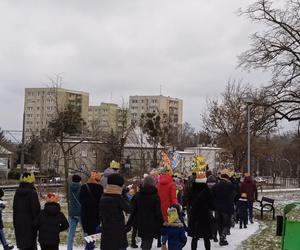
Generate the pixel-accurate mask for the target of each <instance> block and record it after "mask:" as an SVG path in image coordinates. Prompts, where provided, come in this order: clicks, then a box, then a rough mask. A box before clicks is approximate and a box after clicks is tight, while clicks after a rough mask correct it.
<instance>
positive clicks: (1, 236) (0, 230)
mask: <svg viewBox="0 0 300 250" xmlns="http://www.w3.org/2000/svg"><path fill="white" fill-rule="evenodd" d="M3 196H4V192H3V189H2V188H0V240H1V243H2V245H3V249H4V250H11V249H13V248H14V246H10V245H8V243H7V242H6V238H5V235H4V231H3V228H4V226H3V220H2V211H3V209H4V208H5V204H4V202H3V200H2V197H3Z"/></svg>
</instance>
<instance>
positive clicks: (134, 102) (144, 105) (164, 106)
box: [129, 95, 183, 128]
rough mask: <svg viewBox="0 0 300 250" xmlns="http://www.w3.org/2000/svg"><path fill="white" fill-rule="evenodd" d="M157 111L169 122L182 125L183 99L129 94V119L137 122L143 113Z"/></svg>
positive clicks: (175, 125)
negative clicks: (166, 117)
mask: <svg viewBox="0 0 300 250" xmlns="http://www.w3.org/2000/svg"><path fill="white" fill-rule="evenodd" d="M152 112H158V113H163V114H166V115H167V116H168V118H169V121H170V124H172V126H174V127H178V128H179V127H180V128H181V127H182V123H183V117H182V116H183V101H182V100H181V99H178V98H173V97H169V96H162V95H154V96H137V95H135V96H130V97H129V113H130V119H131V121H136V122H139V120H140V118H141V115H142V114H143V113H152Z"/></svg>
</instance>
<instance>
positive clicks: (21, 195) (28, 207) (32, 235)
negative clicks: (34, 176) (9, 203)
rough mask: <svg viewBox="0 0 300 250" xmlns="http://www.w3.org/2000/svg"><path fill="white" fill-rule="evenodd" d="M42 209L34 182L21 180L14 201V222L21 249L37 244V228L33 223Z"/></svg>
mask: <svg viewBox="0 0 300 250" xmlns="http://www.w3.org/2000/svg"><path fill="white" fill-rule="evenodd" d="M40 211H41V206H40V202H39V198H38V195H37V192H36V191H35V188H34V186H33V184H30V183H24V182H21V183H20V186H19V188H18V189H17V191H16V193H15V196H14V201H13V224H14V228H15V236H16V242H17V247H18V248H19V249H26V248H31V247H33V246H35V244H36V230H35V229H34V227H33V223H34V220H35V219H36V218H37V216H38V215H39V213H40Z"/></svg>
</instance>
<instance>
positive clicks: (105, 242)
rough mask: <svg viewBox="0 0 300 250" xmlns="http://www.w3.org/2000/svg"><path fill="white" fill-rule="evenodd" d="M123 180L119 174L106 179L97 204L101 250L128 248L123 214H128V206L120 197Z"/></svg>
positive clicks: (129, 211) (129, 209)
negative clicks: (102, 192)
mask: <svg viewBox="0 0 300 250" xmlns="http://www.w3.org/2000/svg"><path fill="white" fill-rule="evenodd" d="M123 185H124V179H123V177H122V176H121V175H119V174H112V175H110V176H108V178H107V186H106V189H104V194H103V195H102V197H101V200H100V204H99V215H100V220H101V226H102V235H101V246H100V249H101V250H121V249H122V250H123V249H126V248H127V247H128V242H127V235H126V230H125V217H124V212H125V213H128V214H130V213H131V207H130V204H129V203H128V202H127V201H126V200H125V199H124V197H123V196H122V187H123Z"/></svg>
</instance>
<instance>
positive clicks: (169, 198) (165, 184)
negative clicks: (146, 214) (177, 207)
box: [157, 174, 178, 222]
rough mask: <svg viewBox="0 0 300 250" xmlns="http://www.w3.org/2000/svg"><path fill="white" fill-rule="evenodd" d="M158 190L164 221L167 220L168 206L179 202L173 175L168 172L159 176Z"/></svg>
mask: <svg viewBox="0 0 300 250" xmlns="http://www.w3.org/2000/svg"><path fill="white" fill-rule="evenodd" d="M157 190H158V195H159V198H160V207H161V213H162V215H163V218H164V221H165V222H167V221H168V213H167V210H168V208H169V207H170V206H171V205H173V204H177V203H178V202H177V198H176V185H175V182H174V181H173V178H172V176H170V175H167V174H165V175H161V176H159V179H158V184H157Z"/></svg>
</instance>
